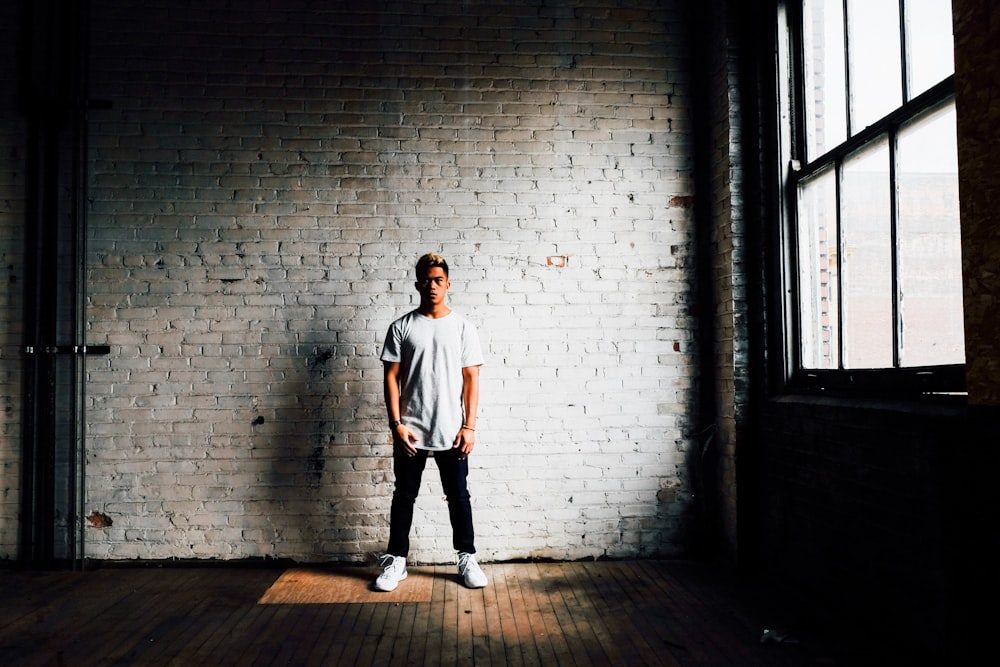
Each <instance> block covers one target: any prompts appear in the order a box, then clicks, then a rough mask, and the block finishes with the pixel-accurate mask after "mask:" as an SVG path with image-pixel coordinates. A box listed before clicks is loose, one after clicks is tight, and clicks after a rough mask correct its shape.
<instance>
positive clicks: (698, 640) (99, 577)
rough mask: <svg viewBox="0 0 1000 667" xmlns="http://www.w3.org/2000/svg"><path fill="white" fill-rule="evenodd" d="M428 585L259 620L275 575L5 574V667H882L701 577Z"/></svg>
mask: <svg viewBox="0 0 1000 667" xmlns="http://www.w3.org/2000/svg"><path fill="white" fill-rule="evenodd" d="M428 569H429V571H430V572H431V573H432V576H433V581H432V588H431V599H430V601H429V602H388V601H387V602H373V603H369V602H363V603H359V602H351V603H342V604H259V603H258V600H259V599H260V597H261V595H262V594H263V593H264V592H265V591H266V590H267V589H268V587H269V586H270V585H271V584H272V583H274V581H275V580H276V579H277V578H278V577H279V576H280V575H281V570H280V569H277V568H250V567H246V566H239V567H225V566H213V567H204V568H197V567H195V568H192V567H176V568H170V567H134V568H128V567H118V566H116V567H104V568H100V569H95V570H92V571H88V572H82V573H80V572H76V573H66V572H24V571H17V570H0V600H2V601H3V604H2V606H0V665H4V666H10V667H15V666H21V665H23V666H25V667H34V666H49V665H53V666H55V665H72V666H74V667H76V666H78V665H79V666H81V667H82V666H86V665H93V666H99V667H105V666H113V665H164V666H171V665H172V666H185V667H187V666H190V665H240V666H242V665H294V666H296V667H298V666H300V665H317V666H322V665H390V666H395V665H400V666H406V667H424V666H427V667H432V666H433V667H437V666H439V665H449V666H450V665H456V666H459V665H461V666H464V665H470V666H476V665H478V666H483V667H531V666H535V665H538V666H545V667H549V666H550V665H565V666H567V667H592V666H603V665H630V666H631V665H651V666H655V665H666V666H670V667H752V666H759V667H792V666H797V665H824V666H825V667H837V666H841V665H860V664H871V663H870V662H866V660H865V656H864V655H852V654H851V653H850V650H851V649H850V648H849V647H845V646H842V645H838V644H837V642H836V639H837V638H836V637H827V636H823V635H822V633H821V632H817V631H816V630H817V629H815V628H812V629H809V631H808V632H805V633H803V635H802V636H801V637H797V639H798V640H799V641H798V643H787V644H779V645H774V644H762V643H761V642H760V636H761V633H762V632H763V630H764V628H766V627H768V624H770V623H772V622H774V621H776V620H780V621H783V622H785V621H787V620H788V619H789V618H792V617H791V616H790V615H789V612H788V610H782V609H780V608H778V609H777V610H775V608H774V606H773V602H774V601H773V600H769V599H764V600H763V602H762V598H761V597H760V596H761V595H762V593H761V592H760V591H759V590H756V589H753V588H750V587H745V586H742V585H739V584H738V583H736V582H733V581H731V580H729V579H727V578H726V577H722V576H718V575H717V574H716V573H715V572H714V571H713V570H712V569H711V568H710V567H709V566H707V565H705V564H701V563H692V562H683V561H599V562H593V561H590V562H575V563H496V564H489V563H487V564H485V565H484V570H485V571H486V574H487V578H488V579H489V585H488V586H487V587H486V588H483V589H476V590H470V589H467V588H465V587H464V586H463V585H462V584H461V582H460V580H459V577H458V576H457V574H456V571H455V567H454V566H453V565H441V566H433V567H429V568H428ZM375 575H376V572H375V571H374V570H373V571H372V572H371V576H372V577H373V578H374V576H375ZM406 583H407V582H406V581H404V582H402V583H401V584H400V585H401V586H405V585H406ZM755 596H757V597H755Z"/></svg>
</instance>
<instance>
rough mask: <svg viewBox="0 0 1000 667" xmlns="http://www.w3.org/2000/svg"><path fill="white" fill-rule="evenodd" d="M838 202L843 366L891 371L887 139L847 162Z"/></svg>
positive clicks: (890, 266)
mask: <svg viewBox="0 0 1000 667" xmlns="http://www.w3.org/2000/svg"><path fill="white" fill-rule="evenodd" d="M840 202H841V222H840V224H841V230H842V232H841V233H842V236H843V245H842V246H841V247H842V252H843V257H842V258H841V263H840V268H841V271H842V276H841V284H842V289H843V300H844V327H843V335H844V368H892V366H893V342H892V331H893V318H892V246H891V232H892V215H891V208H890V207H891V200H890V188H889V144H888V141H887V140H886V139H885V137H882V138H881V139H879V140H876V141H874V142H872V143H871V144H869V145H868V146H866V147H865V148H864V149H862V150H861V151H859V152H857V153H855V154H854V155H852V156H850V157H849V158H848V159H847V160H845V161H844V167H843V181H842V183H841V192H840Z"/></svg>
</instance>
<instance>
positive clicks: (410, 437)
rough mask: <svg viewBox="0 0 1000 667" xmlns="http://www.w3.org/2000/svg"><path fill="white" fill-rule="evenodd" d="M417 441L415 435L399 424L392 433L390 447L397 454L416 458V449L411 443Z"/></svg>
mask: <svg viewBox="0 0 1000 667" xmlns="http://www.w3.org/2000/svg"><path fill="white" fill-rule="evenodd" d="M416 441H417V434H416V433H414V432H413V431H411V430H410V429H408V428H406V424H400V425H399V426H397V427H396V429H395V430H394V431H393V432H392V446H393V449H395V450H396V451H397V452H402V453H403V454H406V455H407V456H416V455H417V448H416V447H414V446H413V443H415V442H416Z"/></svg>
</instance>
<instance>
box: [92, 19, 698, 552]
mask: <svg viewBox="0 0 1000 667" xmlns="http://www.w3.org/2000/svg"><path fill="white" fill-rule="evenodd" d="M211 4H212V3H209V6H206V4H205V3H193V2H192V3H186V2H180V1H173V2H168V1H167V0H154V1H153V2H148V1H144V2H119V3H114V4H113V5H110V6H109V5H104V4H102V3H98V4H97V5H95V6H94V8H93V20H94V35H95V39H94V49H95V58H94V62H93V63H92V67H91V70H92V80H93V94H94V96H95V97H97V98H108V99H111V100H112V101H113V104H114V108H113V109H112V110H111V111H105V112H100V113H95V114H93V116H92V120H93V127H92V137H91V163H92V179H91V200H92V209H91V214H90V215H91V220H90V222H91V230H90V251H91V257H90V266H89V277H88V280H89V287H90V307H91V309H90V312H89V333H88V336H89V340H90V342H92V343H94V344H97V343H103V342H105V341H106V342H107V343H109V344H110V345H111V347H112V354H111V355H110V356H109V357H107V358H101V359H94V360H91V361H90V362H88V363H89V364H90V366H89V385H88V397H89V413H88V419H89V424H90V425H89V433H90V441H89V448H88V468H87V472H88V480H87V507H88V511H93V510H97V511H100V512H104V513H106V514H107V515H109V516H110V517H111V518H112V519H113V521H114V525H113V526H111V527H110V528H104V529H97V528H88V530H87V536H88V544H87V553H88V555H89V556H90V557H94V558H108V559H131V558H143V559H162V558H182V559H183V558H219V559H230V558H247V557H275V558H294V559H299V560H307V561H317V560H346V561H356V560H362V559H365V558H367V557H368V556H369V555H370V554H372V553H375V552H379V551H381V550H382V549H383V548H384V546H385V542H386V540H387V537H388V509H389V501H390V495H391V489H392V486H391V481H392V473H391V457H390V451H391V448H390V445H389V444H388V431H387V428H386V424H385V410H384V407H383V403H382V389H381V364H380V363H379V361H378V354H379V351H380V347H381V341H382V337H383V335H384V333H385V329H386V327H387V326H388V324H389V323H390V322H391V321H392V320H393V319H394V318H395V317H397V316H398V315H401V314H403V313H404V312H405V311H406V310H407V309H409V308H411V307H412V306H413V305H414V303H415V300H414V290H413V286H412V283H413V273H412V265H413V263H414V261H415V260H416V258H417V257H418V256H419V255H420V254H422V253H423V252H426V251H428V250H434V251H439V252H442V253H443V254H444V255H445V256H447V258H448V259H449V261H450V263H451V266H452V272H453V287H452V294H451V299H452V306H453V307H454V308H455V309H457V310H459V311H461V312H463V313H465V314H466V315H467V316H468V317H469V318H471V319H472V320H473V321H474V322H475V323H476V324H477V325H478V327H479V329H480V333H481V336H482V339H483V343H484V346H485V351H486V355H487V365H486V367H485V368H484V370H483V396H482V410H481V418H480V429H479V431H478V433H477V435H478V442H479V444H478V448H477V450H476V453H475V455H474V457H473V472H472V474H471V480H470V486H471V490H472V493H473V496H474V498H473V503H474V511H475V519H476V524H477V533H478V547H479V550H480V552H481V554H482V555H483V557H484V559H487V560H489V559H510V558H527V557H537V558H569V559H575V558H584V557H598V556H640V555H674V554H679V553H683V552H684V550H685V548H686V546H687V542H686V537H685V527H686V524H687V522H688V517H687V513H688V510H689V509H690V495H689V493H688V490H689V487H688V479H687V470H688V464H687V457H688V456H689V454H690V452H692V451H693V450H694V449H695V448H694V447H693V445H694V444H695V442H696V439H695V436H694V434H693V433H692V430H693V426H694V425H693V412H692V411H693V407H692V406H693V401H694V393H693V390H694V385H695V382H696V378H695V373H696V368H695V361H696V350H695V349H694V347H693V346H694V340H695V337H694V331H693V328H694V325H695V323H694V320H693V318H692V317H691V316H690V314H689V313H688V303H689V302H690V301H691V299H692V298H693V297H692V295H691V290H692V287H693V284H694V275H693V268H692V266H693V257H692V253H693V247H694V245H693V238H692V227H691V220H690V214H691V213H690V209H688V208H685V207H677V206H672V205H671V199H672V198H673V197H675V196H689V195H690V194H691V187H692V186H691V179H690V174H689V169H690V164H691V159H690V150H691V149H690V145H691V137H690V135H689V127H690V118H689V117H688V116H689V113H688V108H687V107H688V104H689V102H690V101H689V99H688V88H689V86H688V81H687V74H686V71H685V67H686V66H687V65H686V62H685V57H684V56H685V55H686V45H685V44H684V43H683V41H682V38H681V35H684V34H685V31H684V30H683V27H682V26H681V25H680V24H679V22H680V21H681V20H682V18H681V16H682V13H681V11H680V7H681V4H682V3H680V2H658V1H656V0H640V1H638V2H633V3H629V5H630V6H629V8H628V9H622V8H620V6H619V5H620V3H619V2H618V1H617V0H595V1H594V2H591V3H588V4H587V5H585V6H572V7H571V6H569V5H567V6H553V5H552V4H551V3H546V2H542V1H541V0H537V1H536V0H523V1H520V2H514V3H503V4H499V5H498V4H496V3H486V2H469V1H467V0H466V1H464V2H434V3H431V2H417V1H414V2H392V3H389V2H386V3H375V6H374V7H373V6H372V3H364V4H362V3H358V6H359V7H364V8H365V11H358V12H351V11H347V10H342V9H331V10H324V11H318V10H317V11H312V12H310V11H307V10H306V9H304V8H300V6H302V7H304V6H305V5H306V3H300V2H295V1H294V0H289V1H288V2H284V3H280V4H278V3H267V2H251V3H246V7H244V6H243V5H241V6H240V9H239V11H238V12H237V11H236V10H233V9H232V8H229V9H225V10H222V9H213V7H212V6H211ZM269 4H275V6H276V7H280V9H275V10H273V11H272V10H269V9H268V5H269ZM310 4H311V5H314V4H315V3H310ZM336 6H337V7H343V6H344V3H339V4H337V5H336ZM556 257H558V258H564V261H565V265H564V266H559V264H560V263H561V262H562V261H563V259H558V260H556V262H555V264H550V258H556ZM442 495H443V494H442V492H441V489H440V484H439V483H438V481H437V472H436V469H435V468H434V466H433V464H431V465H430V466H429V467H428V471H427V475H426V482H425V490H424V493H423V494H422V496H421V498H420V500H419V501H418V510H417V514H416V520H415V528H414V533H413V551H412V554H411V556H412V557H413V558H414V559H415V560H419V561H434V562H439V561H445V560H447V559H449V558H450V557H451V546H450V545H451V536H450V527H449V525H448V520H447V512H446V508H445V505H444V502H443V500H442Z"/></svg>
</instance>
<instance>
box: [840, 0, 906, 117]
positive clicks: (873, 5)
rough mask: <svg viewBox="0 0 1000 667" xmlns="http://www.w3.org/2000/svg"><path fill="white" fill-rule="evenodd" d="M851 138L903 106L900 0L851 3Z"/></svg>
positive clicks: (848, 14)
mask: <svg viewBox="0 0 1000 667" xmlns="http://www.w3.org/2000/svg"><path fill="white" fill-rule="evenodd" d="M847 21H848V36H847V40H848V51H849V53H848V55H849V58H848V61H849V62H850V67H851V69H850V72H851V82H850V88H851V123H850V127H851V134H857V133H858V132H860V131H861V130H863V129H865V128H866V127H868V126H869V125H871V124H872V123H873V122H875V121H876V120H878V119H879V118H881V117H882V116H885V115H886V114H888V113H889V112H890V111H892V110H894V109H895V108H896V107H898V106H900V104H901V103H902V99H903V78H902V73H901V72H902V69H901V67H900V63H899V58H900V56H899V51H900V39H899V0H849V2H848V5H847Z"/></svg>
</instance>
